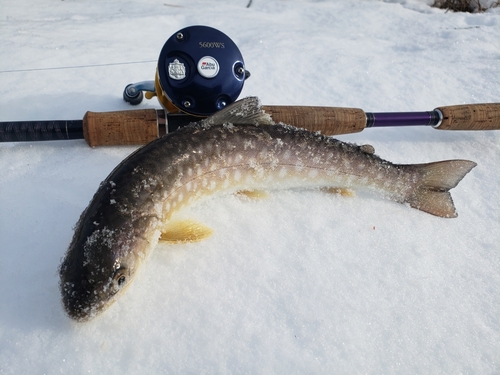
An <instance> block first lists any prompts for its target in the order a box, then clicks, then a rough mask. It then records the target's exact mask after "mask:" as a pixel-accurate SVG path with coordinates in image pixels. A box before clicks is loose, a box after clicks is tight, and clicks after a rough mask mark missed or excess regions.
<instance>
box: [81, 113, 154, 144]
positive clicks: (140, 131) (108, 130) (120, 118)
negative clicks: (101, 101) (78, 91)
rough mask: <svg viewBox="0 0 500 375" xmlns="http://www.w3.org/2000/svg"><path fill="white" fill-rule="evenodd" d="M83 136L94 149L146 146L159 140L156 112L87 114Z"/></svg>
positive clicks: (84, 119)
mask: <svg viewBox="0 0 500 375" xmlns="http://www.w3.org/2000/svg"><path fill="white" fill-rule="evenodd" d="M83 136H84V137H85V140H86V141H87V143H88V144H89V146H92V147H94V146H111V145H139V144H146V143H148V142H151V141H152V140H153V139H156V138H158V123H157V119H156V110H154V109H140V110H133V111H117V112H87V113H86V114H85V116H84V117H83Z"/></svg>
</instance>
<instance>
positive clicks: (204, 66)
mask: <svg viewBox="0 0 500 375" xmlns="http://www.w3.org/2000/svg"><path fill="white" fill-rule="evenodd" d="M200 69H203V70H215V69H217V66H216V65H215V64H214V63H213V62H210V61H203V62H202V63H201V66H200Z"/></svg>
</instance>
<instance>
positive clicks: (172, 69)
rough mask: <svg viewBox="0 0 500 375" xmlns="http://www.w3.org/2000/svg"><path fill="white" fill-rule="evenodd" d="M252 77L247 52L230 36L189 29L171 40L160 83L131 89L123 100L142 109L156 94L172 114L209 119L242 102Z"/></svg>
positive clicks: (165, 48)
mask: <svg viewBox="0 0 500 375" xmlns="http://www.w3.org/2000/svg"><path fill="white" fill-rule="evenodd" d="M248 77H250V72H248V70H246V69H245V63H244V61H243V56H242V55H241V52H240V51H239V49H238V47H237V46H236V44H235V43H234V42H233V41H232V40H231V39H230V38H229V37H228V36H227V35H226V34H224V33H222V32H221V31H219V30H217V29H214V28H211V27H207V26H189V27H186V28H184V29H182V30H179V31H177V32H176V33H175V34H173V35H172V36H171V37H170V38H169V39H168V40H167V41H166V43H165V45H164V46H163V48H162V50H161V52H160V57H159V59H158V65H157V69H156V76H155V80H154V81H143V82H138V83H133V84H129V85H127V86H126V87H125V90H124V91H123V99H124V100H125V101H126V102H128V103H130V104H132V105H137V104H139V103H141V102H142V100H143V97H144V95H145V96H146V98H147V99H151V98H153V97H154V96H156V97H157V98H158V101H159V102H160V104H161V105H162V107H163V108H164V109H165V110H166V111H167V112H169V113H176V112H185V113H188V114H191V115H195V116H209V115H211V114H213V113H214V112H216V111H218V110H220V109H222V108H224V107H226V106H227V105H229V104H231V103H233V102H234V101H236V99H237V98H238V96H239V94H240V92H241V90H242V89H243V84H244V82H245V80H246V79H247V78H248ZM143 92H144V94H143Z"/></svg>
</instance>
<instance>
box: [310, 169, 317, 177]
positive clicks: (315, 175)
mask: <svg viewBox="0 0 500 375" xmlns="http://www.w3.org/2000/svg"><path fill="white" fill-rule="evenodd" d="M308 175H309V178H315V177H317V176H318V170H317V169H311V170H310V171H309V173H308Z"/></svg>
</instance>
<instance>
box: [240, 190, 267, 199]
mask: <svg viewBox="0 0 500 375" xmlns="http://www.w3.org/2000/svg"><path fill="white" fill-rule="evenodd" d="M236 195H237V196H239V197H244V198H249V199H264V198H267V197H268V196H269V193H268V192H267V191H264V190H239V191H237V192H236Z"/></svg>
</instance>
